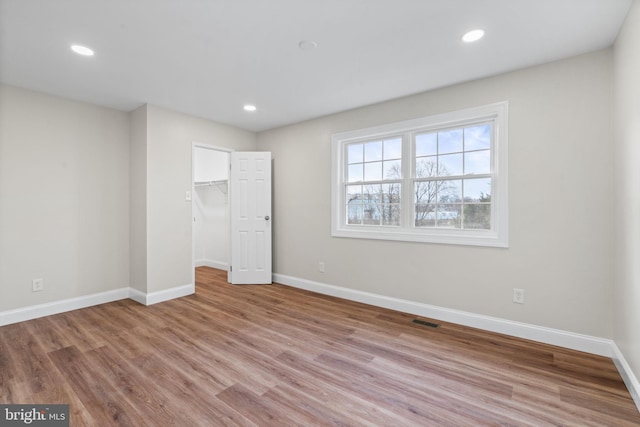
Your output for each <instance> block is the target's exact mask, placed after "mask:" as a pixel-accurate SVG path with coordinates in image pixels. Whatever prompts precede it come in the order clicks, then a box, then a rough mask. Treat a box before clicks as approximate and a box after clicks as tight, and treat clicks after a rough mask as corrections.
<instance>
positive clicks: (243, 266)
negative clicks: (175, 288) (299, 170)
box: [229, 151, 271, 284]
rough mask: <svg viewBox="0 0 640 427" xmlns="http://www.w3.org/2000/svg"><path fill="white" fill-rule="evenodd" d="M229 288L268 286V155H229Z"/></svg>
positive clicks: (249, 153) (269, 273) (269, 223)
mask: <svg viewBox="0 0 640 427" xmlns="http://www.w3.org/2000/svg"><path fill="white" fill-rule="evenodd" d="M229 195H230V197H231V265H230V269H229V281H230V282H231V283H233V284H264V283H271V153H270V152H251V151H238V152H232V153H231V179H230V191H229Z"/></svg>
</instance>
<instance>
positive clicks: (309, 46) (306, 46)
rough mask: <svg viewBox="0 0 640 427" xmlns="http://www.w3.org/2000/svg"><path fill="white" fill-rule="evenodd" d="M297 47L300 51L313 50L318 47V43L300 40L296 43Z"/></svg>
mask: <svg viewBox="0 0 640 427" xmlns="http://www.w3.org/2000/svg"><path fill="white" fill-rule="evenodd" d="M298 47H299V48H300V49H302V50H313V49H315V48H317V47H318V43H316V42H314V41H312V40H302V41H301V42H300V43H298Z"/></svg>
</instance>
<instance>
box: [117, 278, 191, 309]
mask: <svg viewBox="0 0 640 427" xmlns="http://www.w3.org/2000/svg"><path fill="white" fill-rule="evenodd" d="M195 292H196V287H195V285H194V284H193V283H189V284H187V285H183V286H176V287H175V288H170V289H164V290H162V291H157V292H151V293H147V294H145V293H144V292H141V291H139V290H137V289H133V288H130V289H129V298H131V299H132V300H134V301H137V302H139V303H140V304H144V305H152V304H157V303H159V302H163V301H169V300H172V299H175V298H180V297H184V296H187V295H191V294H194V293H195Z"/></svg>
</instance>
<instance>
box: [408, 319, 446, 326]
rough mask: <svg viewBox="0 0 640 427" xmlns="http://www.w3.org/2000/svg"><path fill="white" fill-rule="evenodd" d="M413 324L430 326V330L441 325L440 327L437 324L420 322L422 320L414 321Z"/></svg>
mask: <svg viewBox="0 0 640 427" xmlns="http://www.w3.org/2000/svg"><path fill="white" fill-rule="evenodd" d="M413 323H417V324H418V325H423V326H428V327H430V328H439V327H440V325H438V324H437V323H431V322H427V321H425V320H420V319H413Z"/></svg>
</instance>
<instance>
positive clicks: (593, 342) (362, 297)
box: [273, 274, 614, 357]
mask: <svg viewBox="0 0 640 427" xmlns="http://www.w3.org/2000/svg"><path fill="white" fill-rule="evenodd" d="M273 281H274V282H277V283H281V284H283V285H287V286H292V287H295V288H300V289H306V290H309V291H313V292H318V293H320V294H324V295H331V296H335V297H339V298H344V299H348V300H351V301H358V302H362V303H365V304H370V305H374V306H377V307H384V308H389V309H392V310H397V311H402V312H404V313H410V314H415V315H417V316H423V317H428V318H431V319H437V320H442V321H445V322H451V323H456V324H459V325H464V326H470V327H473V328H478V329H484V330H486V331H491V332H498V333H501V334H505V335H511V336H514V337H518V338H525V339H528V340H532V341H538V342H541V343H545V344H552V345H557V346H559V347H565V348H569V349H572V350H579V351H584V352H587V353H592V354H597V355H600V356H605V357H613V356H614V350H613V348H614V347H613V346H614V343H613V341H612V340H608V339H604V338H598V337H592V336H589V335H582V334H577V333H574V332H568V331H562V330H559V329H552V328H546V327H543V326H536V325H530V324H527V323H520V322H514V321H511V320H506V319H500V318H496V317H490V316H483V315H479V314H474V313H469V312H465V311H460V310H452V309H449V308H443V307H438V306H434V305H429V304H423V303H419V302H414V301H408V300H403V299H399V298H392V297H388V296H384V295H377V294H373V293H369V292H363V291H358V290H354V289H349V288H343V287H340V286H334V285H328V284H325V283H319V282H313V281H311V280H306V279H299V278H296V277H291V276H286V275H283V274H274V275H273Z"/></svg>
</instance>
